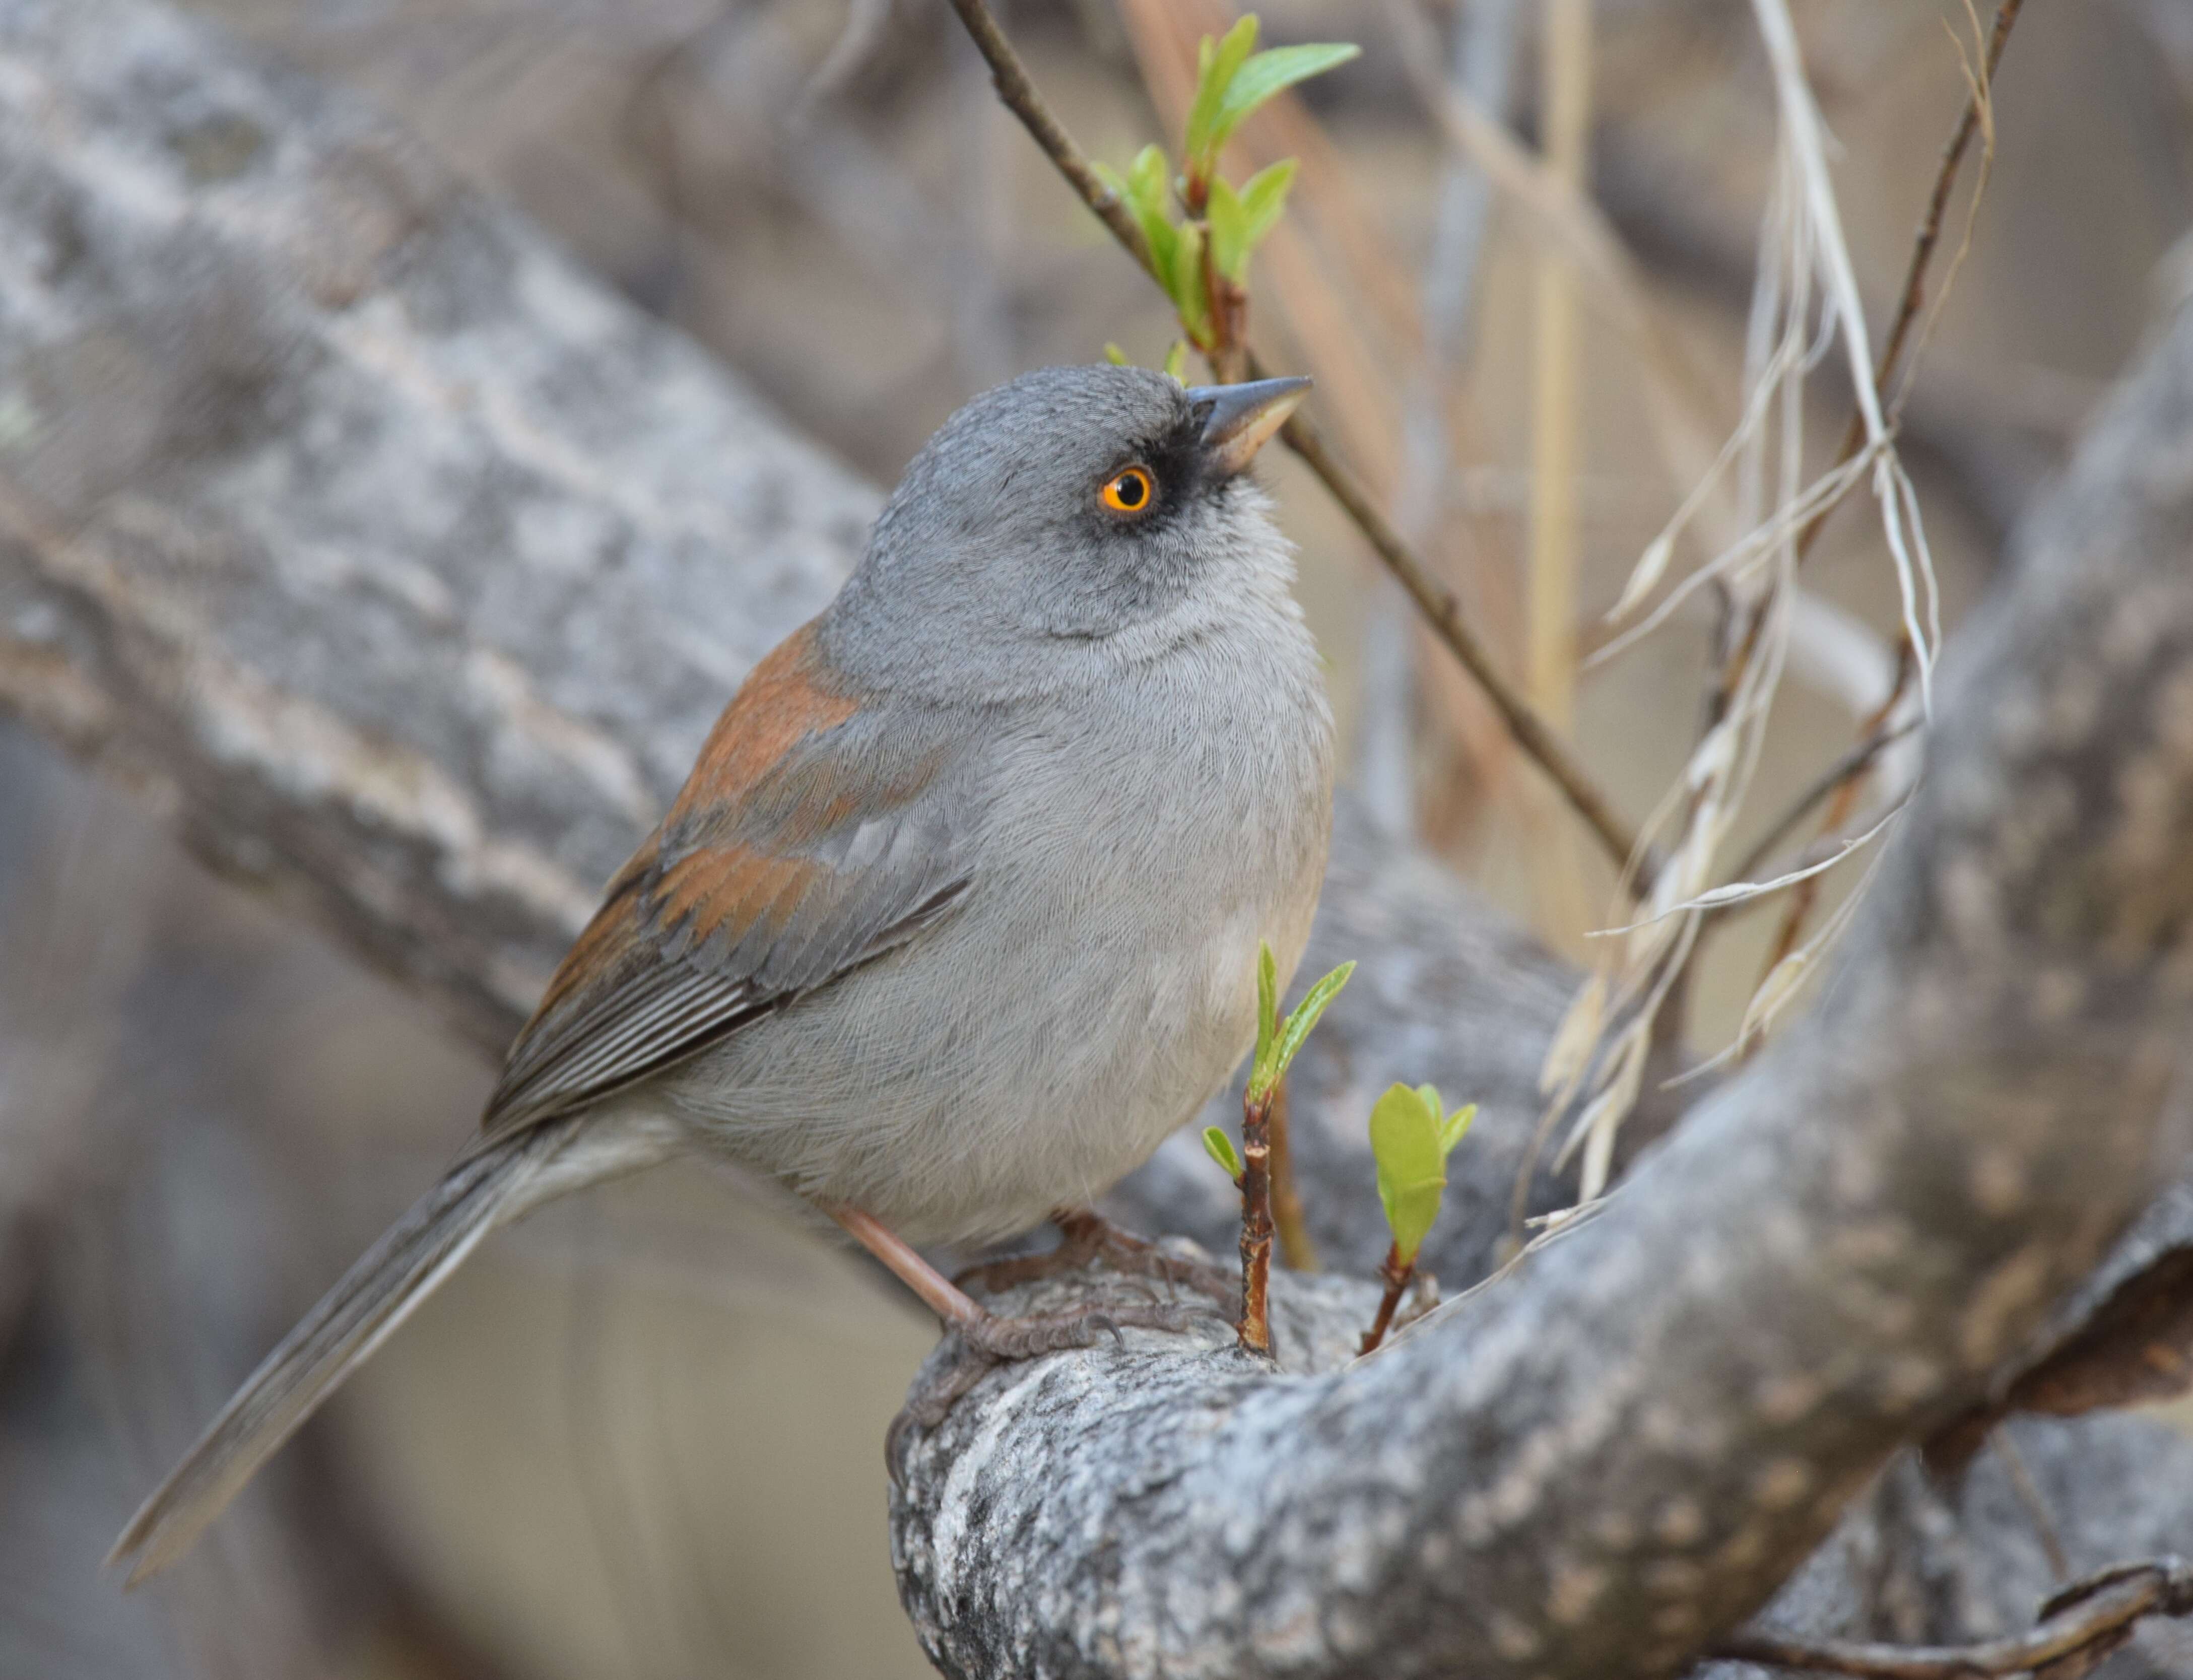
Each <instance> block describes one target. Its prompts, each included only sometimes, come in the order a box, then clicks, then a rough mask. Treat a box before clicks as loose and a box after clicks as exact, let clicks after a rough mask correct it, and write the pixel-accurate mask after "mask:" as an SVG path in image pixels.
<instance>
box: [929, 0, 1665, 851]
mask: <svg viewBox="0 0 2193 1680" xmlns="http://www.w3.org/2000/svg"><path fill="white" fill-rule="evenodd" d="M952 9H953V11H954V12H956V13H958V14H959V20H960V22H961V23H962V24H964V25H965V26H966V29H967V33H968V35H969V37H971V39H972V40H973V41H974V43H975V45H976V49H977V50H978V51H980V52H981V53H982V56H983V58H984V60H986V61H987V62H988V64H989V66H990V73H991V77H992V80H993V82H994V83H996V86H997V89H998V96H999V99H1001V100H1004V101H1005V106H1006V108H1007V109H1008V110H1010V111H1011V112H1012V113H1013V114H1014V115H1015V116H1016V117H1019V118H1020V120H1021V123H1022V125H1023V126H1024V127H1025V128H1026V129H1028V134H1029V135H1030V137H1031V138H1033V139H1034V141H1035V143H1036V144H1037V145H1038V146H1040V147H1042V149H1043V151H1044V154H1045V156H1046V157H1049V158H1050V159H1051V163H1053V164H1054V165H1055V166H1056V169H1057V170H1058V172H1059V173H1060V174H1062V175H1064V176H1065V177H1066V179H1067V181H1068V185H1070V186H1072V187H1073V188H1074V191H1076V192H1078V193H1079V194H1080V196H1081V198H1082V201H1083V202H1084V203H1086V204H1087V205H1088V206H1089V208H1090V209H1092V210H1094V211H1095V212H1096V213H1097V216H1098V218H1099V219H1100V220H1102V222H1103V224H1104V226H1106V227H1108V228H1109V229H1110V230H1111V231H1112V234H1113V237H1114V238H1116V239H1118V240H1119V243H1120V244H1121V245H1122V246H1123V247H1125V249H1126V250H1127V252H1128V254H1130V255H1131V256H1132V257H1133V258H1134V259H1135V260H1136V261H1137V262H1138V263H1140V264H1141V265H1142V268H1143V270H1144V271H1145V272H1147V271H1148V270H1149V266H1150V257H1149V248H1148V246H1147V245H1146V244H1145V243H1143V240H1142V231H1141V230H1140V229H1138V228H1137V227H1136V226H1134V223H1133V221H1132V220H1131V218H1130V217H1129V215H1128V214H1127V209H1126V207H1125V205H1124V204H1123V203H1120V202H1119V199H1118V198H1117V197H1115V196H1114V194H1113V193H1112V192H1111V191H1110V190H1109V189H1108V188H1107V187H1106V186H1104V184H1103V183H1102V181H1100V180H1097V176H1096V174H1095V172H1094V171H1093V170H1092V169H1091V168H1090V165H1089V160H1088V158H1087V157H1086V156H1085V154H1084V153H1083V152H1082V151H1081V149H1080V148H1079V146H1076V145H1075V144H1074V140H1073V137H1072V136H1071V135H1069V134H1068V133H1067V132H1066V130H1065V129H1064V128H1062V126H1061V125H1060V123H1059V122H1058V119H1057V118H1056V117H1054V116H1053V115H1052V114H1051V108H1050V106H1048V105H1047V104H1045V101H1044V99H1043V96H1042V94H1039V92H1037V90H1036V88H1035V84H1034V83H1033V82H1032V81H1031V80H1029V78H1028V71H1027V69H1026V68H1025V67H1024V66H1022V63H1021V61H1020V59H1019V56H1018V55H1017V54H1016V53H1015V52H1014V51H1013V48H1012V43H1011V42H1009V41H1008V40H1006V39H1005V32H1004V31H1002V30H1000V29H999V27H998V24H997V20H996V19H994V18H993V17H992V16H991V15H990V11H989V9H988V7H987V6H986V5H984V4H983V3H982V0H952ZM1264 371H1265V370H1264V369H1263V364H1262V363H1261V362H1260V361H1259V360H1258V358H1257V355H1256V352H1255V351H1253V350H1251V351H1250V352H1249V355H1248V358H1247V372H1248V374H1249V376H1250V377H1251V378H1252V379H1255V378H1260V377H1262V376H1263V373H1264ZM1280 437H1282V438H1283V439H1284V440H1285V443H1286V445H1287V447H1288V448H1289V449H1292V450H1293V451H1294V452H1295V454H1297V456H1299V457H1300V458H1301V460H1302V461H1303V465H1305V466H1308V468H1309V469H1310V471H1312V472H1314V473H1315V474H1316V475H1317V476H1318V477H1319V479H1320V481H1322V483H1324V485H1325V487H1326V489H1327V490H1329V491H1330V492H1331V494H1332V497H1333V500H1336V501H1337V502H1338V503H1339V504H1340V506H1342V508H1343V510H1344V511H1346V512H1347V514H1348V517H1350V518H1351V519H1353V520H1354V522H1355V524H1356V526H1357V528H1358V529H1360V530H1361V531H1362V533H1363V534H1364V536H1365V537H1366V538H1367V539H1368V540H1369V541H1370V544H1371V547H1372V548H1373V549H1374V550H1375V551H1377V555H1378V557H1379V558H1380V559H1381V560H1383V562H1385V563H1386V565H1387V567H1388V568H1389V569H1390V570H1391V571H1392V572H1393V574H1394V576H1395V577H1396V578H1397V579H1399V580H1400V584H1401V586H1402V588H1403V589H1405V590H1406V591H1408V593H1409V597H1410V598H1411V600H1413V601H1414V602H1415V603H1417V606H1418V608H1420V609H1422V610H1423V614H1424V616H1425V618H1426V619H1427V620H1429V622H1430V624H1431V626H1432V628H1433V629H1434V631H1436V632H1437V633H1438V635H1439V637H1440V641H1441V642H1443V643H1446V647H1447V649H1448V651H1449V652H1451V653H1452V654H1453V655H1454V656H1455V658H1456V659H1457V660H1460V661H1461V662H1462V666H1463V669H1464V670H1466V671H1469V674H1470V676H1471V677H1474V679H1475V680H1476V682H1477V683H1478V685H1479V686H1480V688H1481V689H1484V691H1485V694H1486V698H1487V699H1488V700H1491V701H1492V706H1493V709H1494V710H1495V711H1497V712H1498V713H1499V714H1500V717H1501V721H1502V722H1503V723H1505V724H1506V725H1507V726H1508V730H1509V734H1512V735H1513V736H1514V738H1515V743H1516V745H1517V746H1520V747H1521V748H1522V750H1523V751H1524V752H1525V753H1526V755H1528V756H1529V757H1530V758H1531V759H1532V761H1533V762H1534V763H1537V766H1538V768H1539V769H1541V770H1543V772H1544V773H1545V774H1546V776H1547V778H1548V780H1550V781H1552V782H1553V784H1554V785H1555V787H1557V788H1559V789H1560V792H1561V794H1562V796H1563V797H1565V798H1566V799H1567V801H1568V802H1569V803H1570V804H1571V805H1572V807H1574V808H1575V809H1576V812H1577V815H1578V816H1580V817H1582V818H1583V820H1584V823H1585V825H1586V826H1588V827H1589V829H1590V830H1591V831H1592V833H1593V835H1594V836H1595V837H1596V838H1597V839H1598V840H1599V842H1600V844H1601V845H1602V846H1603V847H1605V848H1606V852H1607V854H1608V855H1609V856H1610V857H1611V858H1612V860H1614V863H1615V866H1616V867H1617V868H1618V869H1626V868H1627V867H1628V866H1629V861H1630V859H1631V855H1632V853H1633V851H1634V850H1635V844H1636V837H1635V834H1634V833H1633V832H1632V831H1631V830H1630V828H1629V826H1628V825H1627V824H1626V823H1624V822H1623V820H1622V819H1621V818H1620V817H1619V816H1618V815H1617V814H1615V811H1614V808H1613V807H1612V804H1610V803H1608V801H1607V799H1606V796H1605V795H1604V794H1602V793H1601V792H1600V790H1599V788H1598V786H1596V784H1595V783H1594V782H1593V781H1592V780H1591V778H1590V776H1589V774H1586V773H1585V771H1584V769H1583V766H1582V765H1581V764H1580V763H1577V760H1576V757H1575V755H1574V754H1573V753H1572V751H1570V749H1569V746H1568V744H1567V743H1566V741H1564V740H1562V739H1561V738H1560V735H1559V734H1557V733H1556V732H1555V730H1554V729H1552V728H1551V727H1550V726H1549V725H1548V724H1547V723H1546V722H1545V720H1544V719H1543V718H1542V717H1539V716H1538V714H1537V711H1535V710H1534V709H1533V708H1532V706H1531V705H1530V703H1529V702H1528V701H1527V700H1525V699H1524V698H1523V696H1522V695H1521V694H1519V693H1518V692H1517V691H1516V690H1515V689H1514V687H1513V686H1512V685H1511V684H1510V683H1509V682H1508V680H1507V678H1506V677H1504V676H1503V675H1502V674H1501V672H1500V671H1499V669H1498V668H1497V666H1496V665H1495V664H1494V662H1493V660H1492V651H1491V649H1488V648H1487V647H1486V645H1485V644H1484V643H1483V642H1481V641H1480V640H1479V639H1478V637H1477V635H1476V633H1475V632H1474V631H1472V630H1471V629H1470V627H1469V624H1468V623H1467V621H1466V620H1464V619H1463V614H1462V604H1461V603H1460V602H1459V601H1457V599H1456V598H1455V597H1454V596H1453V594H1452V592H1451V591H1449V590H1447V588H1446V586H1444V585H1442V584H1441V583H1440V582H1439V581H1438V580H1437V579H1435V578H1434V576H1433V575H1432V574H1431V572H1430V571H1429V569H1428V568H1427V567H1426V566H1425V565H1424V563H1423V561H1421V560H1420V559H1418V558H1417V555H1416V553H1415V551H1413V550H1412V549H1411V547H1410V546H1409V545H1408V543H1407V542H1406V541H1405V540H1403V538H1402V536H1401V534H1400V532H1399V531H1398V530H1396V529H1394V524H1393V522H1392V521H1390V520H1389V519H1388V518H1387V517H1386V516H1385V514H1384V512H1383V511H1381V510H1380V508H1379V507H1378V506H1377V503H1376V502H1375V501H1373V500H1372V499H1371V494H1370V493H1369V491H1368V490H1366V489H1365V488H1364V486H1363V484H1362V483H1361V481H1360V480H1359V479H1358V478H1357V477H1355V475H1354V473H1353V472H1351V471H1349V470H1348V468H1347V467H1346V466H1343V465H1342V463H1341V461H1340V460H1339V459H1338V458H1337V456H1336V455H1334V454H1333V453H1332V451H1331V449H1330V448H1329V447H1327V445H1326V442H1325V439H1324V437H1323V436H1322V434H1321V433H1320V432H1319V431H1318V430H1317V428H1316V426H1315V425H1314V423H1313V422H1311V421H1310V420H1308V418H1307V417H1306V416H1305V415H1304V414H1303V411H1302V410H1300V409H1297V410H1296V411H1295V413H1294V414H1292V415H1291V416H1290V417H1289V419H1288V420H1287V423H1286V426H1285V429H1284V430H1283V431H1281V432H1280Z"/></svg>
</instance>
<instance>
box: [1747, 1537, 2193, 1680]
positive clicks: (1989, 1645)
mask: <svg viewBox="0 0 2193 1680" xmlns="http://www.w3.org/2000/svg"><path fill="white" fill-rule="evenodd" d="M2158 1615H2160V1616H2184V1615H2193V1569H2189V1568H2188V1567H2187V1566H2186V1564H2184V1563H2183V1562H2181V1561H2180V1560H2179V1559H2178V1558H2175V1557H2158V1558H2155V1559H2152V1560H2150V1561H2148V1562H2145V1563H2119V1564H2116V1565H2113V1566H2112V1567H2111V1568H2110V1569H2104V1570H2103V1571H2102V1572H2101V1573H2100V1574H2095V1575H2090V1576H2088V1577H2087V1579H2086V1580H2083V1581H2080V1582H2078V1583H2077V1584H2076V1585H2075V1586H2070V1587H2067V1588H2065V1589H2064V1591H2062V1592H2059V1593H2058V1594H2057V1595H2056V1596H2055V1597H2053V1598H2052V1599H2050V1600H2049V1601H2048V1602H2047V1603H2046V1604H2043V1605H2042V1606H2041V1621H2040V1624H2039V1626H2036V1627H2035V1628H2033V1629H2032V1630H2031V1631H2029V1632H2025V1633H2019V1634H2013V1635H2012V1636H2011V1637H2008V1638H2005V1639H1984V1640H1981V1641H1979V1642H1978V1643H1975V1644H1971V1645H1883V1644H1875V1643H1870V1642H1868V1641H1864V1640H1856V1639H1820V1640H1811V1639H1801V1638H1799V1637H1795V1636H1794V1635H1790V1634H1782V1633H1773V1632H1767V1631H1753V1632H1748V1633H1740V1634H1738V1635H1737V1636H1736V1637H1733V1638H1731V1639H1725V1640H1723V1641H1722V1642H1721V1643H1720V1645H1718V1646H1717V1647H1715V1650H1714V1653H1713V1654H1714V1655H1715V1656H1717V1657H1720V1658H1722V1659H1725V1660H1728V1661H1732V1662H1755V1663H1762V1664H1765V1665H1766V1666H1770V1667H1774V1668H1796V1669H1810V1670H1812V1671H1816V1672H1819V1673H1824V1674H1851V1675H1858V1676H1861V1677H1864V1680H1967V1677H1971V1676H1975V1675H1995V1674H2024V1673H2026V1672H2028V1671H2041V1670H2050V1671H2053V1672H2058V1673H2062V1672H2065V1671H2067V1670H2068V1671H2069V1672H2070V1673H2075V1674H2084V1673H2086V1672H2087V1671H2088V1669H2089V1668H2090V1667H2091V1666H2092V1665H2093V1663H2095V1662H2098V1661H2099V1660H2100V1659H2101V1658H2103V1657H2104V1656H2106V1655H2107V1654H2109V1653H2110V1652H2111V1651H2113V1650H2115V1649H2116V1648H2117V1647H2118V1646H2120V1645H2121V1644H2123V1643H2125V1641H2126V1640H2127V1639H2129V1638H2131V1637H2132V1633H2133V1627H2134V1626H2135V1625H2136V1624H2138V1623H2139V1621H2140V1620H2142V1619H2143V1618H2144V1617H2147V1616H2158ZM2067 1660H2068V1661H2067ZM2058 1663H2065V1664H2066V1669H2053V1668H2052V1666H2053V1665H2055V1664H2058ZM2073 1663H2076V1666H2070V1665H2071V1664H2073Z"/></svg>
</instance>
